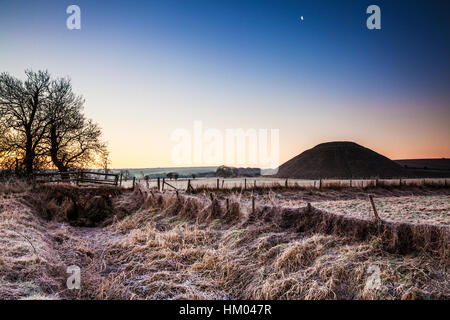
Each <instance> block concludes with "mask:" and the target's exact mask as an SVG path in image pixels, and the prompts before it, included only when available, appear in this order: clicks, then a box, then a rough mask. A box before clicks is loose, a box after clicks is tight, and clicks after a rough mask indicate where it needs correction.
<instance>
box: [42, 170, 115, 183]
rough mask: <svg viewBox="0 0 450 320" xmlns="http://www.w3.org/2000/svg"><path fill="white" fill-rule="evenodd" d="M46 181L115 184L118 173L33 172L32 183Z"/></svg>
mask: <svg viewBox="0 0 450 320" xmlns="http://www.w3.org/2000/svg"><path fill="white" fill-rule="evenodd" d="M47 182H75V183H76V184H77V185H79V184H80V183H93V184H104V185H113V186H117V185H118V183H119V175H118V174H113V173H101V172H94V171H68V172H43V173H35V174H33V185H35V184H37V183H47Z"/></svg>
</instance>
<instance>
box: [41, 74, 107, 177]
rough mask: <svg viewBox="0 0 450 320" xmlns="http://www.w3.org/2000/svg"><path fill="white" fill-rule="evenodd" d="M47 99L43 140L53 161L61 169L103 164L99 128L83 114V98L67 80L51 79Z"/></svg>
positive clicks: (104, 147) (105, 154)
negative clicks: (75, 92) (46, 123)
mask: <svg viewBox="0 0 450 320" xmlns="http://www.w3.org/2000/svg"><path fill="white" fill-rule="evenodd" d="M49 101H50V102H49V104H48V107H47V108H46V115H47V119H48V121H49V125H48V130H47V133H46V135H45V139H44V142H45V147H46V148H47V151H48V155H49V156H50V158H51V161H52V162H53V164H54V165H55V166H56V167H57V168H58V169H59V171H61V172H66V171H67V170H68V169H69V168H71V167H84V166H87V165H90V164H93V163H98V164H100V165H102V166H103V165H104V160H105V157H106V159H107V149H106V144H105V143H104V142H102V141H101V134H102V131H101V129H100V127H99V126H98V125H97V124H96V123H94V122H93V121H92V120H89V119H86V117H85V116H84V115H83V104H84V100H83V98H82V97H81V96H77V95H75V94H74V93H73V91H72V85H71V82H70V80H69V79H66V78H60V79H57V80H55V81H52V83H51V86H50V96H49Z"/></svg>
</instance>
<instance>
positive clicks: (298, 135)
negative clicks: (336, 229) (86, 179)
mask: <svg viewBox="0 0 450 320" xmlns="http://www.w3.org/2000/svg"><path fill="white" fill-rule="evenodd" d="M72 4H75V5H78V6H79V7H80V9H81V29H80V30H69V29H68V28H67V27H66V20H67V18H68V17H69V14H67V13H66V9H67V7H68V6H69V5H72ZM372 4H375V5H378V6H379V7H380V9H381V30H369V29H368V28H367V27H366V20H367V18H368V17H369V14H367V13H366V9H367V7H368V6H369V5H372ZM449 9H450V4H449V3H446V2H445V1H442V2H440V1H414V0H409V1H406V0H404V1H401V0H391V1H373V0H371V1H365V0H361V1H319V0H316V1H275V0H274V1H265V0H260V1H245V0H241V1H222V0H214V1H212V0H211V1H197V0H189V1H182V0H178V1H173V0H164V1H81V0H71V1H64V0H58V1H50V0H45V1H44V0H40V1H23V0H14V1H13V0H0V72H8V73H10V74H12V75H14V76H16V77H18V78H24V70H25V69H28V68H31V69H34V70H38V69H47V70H49V72H50V73H51V74H52V75H53V76H54V77H61V76H69V77H70V78H71V79H72V83H73V87H74V91H75V92H76V93H78V94H81V95H83V97H84V98H85V101H86V102H85V107H84V110H85V113H86V115H87V116H88V117H90V118H92V119H94V121H96V122H97V123H98V124H99V125H100V126H101V127H102V128H103V134H104V138H105V139H106V140H107V141H108V144H109V149H110V154H111V161H112V164H111V166H112V167H116V168H119V167H127V168H143V167H168V166H174V165H177V166H178V165H179V166H183V164H180V163H177V164H175V163H174V161H173V156H172V151H173V149H174V147H175V146H176V144H177V142H176V141H174V140H172V138H171V137H172V134H173V132H175V131H176V130H177V129H185V130H188V131H189V132H193V126H194V121H201V123H202V125H203V127H204V128H205V129H207V128H212V129H216V130H218V131H219V132H225V130H226V129H236V128H242V129H244V130H248V129H255V130H260V129H267V130H270V129H278V130H279V161H280V163H283V162H285V161H287V160H289V159H290V158H292V157H294V156H295V155H297V154H299V153H301V152H302V151H304V150H306V149H309V148H312V147H314V146H315V145H317V144H319V143H322V142H327V141H342V140H345V141H354V142H357V143H359V144H361V145H364V146H365V147H368V148H371V149H373V150H375V151H377V152H379V153H381V154H383V155H385V156H387V157H389V158H391V159H405V158H442V157H447V158H448V157H450V126H449V120H450V88H449V87H450V59H449V57H450V19H448V17H447V14H448V12H450V10H449ZM301 17H303V20H302V19H301ZM221 164H222V163H206V162H205V163H203V162H200V163H185V164H184V165H185V166H188V165H221Z"/></svg>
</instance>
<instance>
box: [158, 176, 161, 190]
mask: <svg viewBox="0 0 450 320" xmlns="http://www.w3.org/2000/svg"><path fill="white" fill-rule="evenodd" d="M158 191H161V181H160V178H159V177H158Z"/></svg>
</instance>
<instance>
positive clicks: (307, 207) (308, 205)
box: [306, 202, 311, 212]
mask: <svg viewBox="0 0 450 320" xmlns="http://www.w3.org/2000/svg"><path fill="white" fill-rule="evenodd" d="M306 211H307V212H311V203H310V202H308V203H307V204H306Z"/></svg>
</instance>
